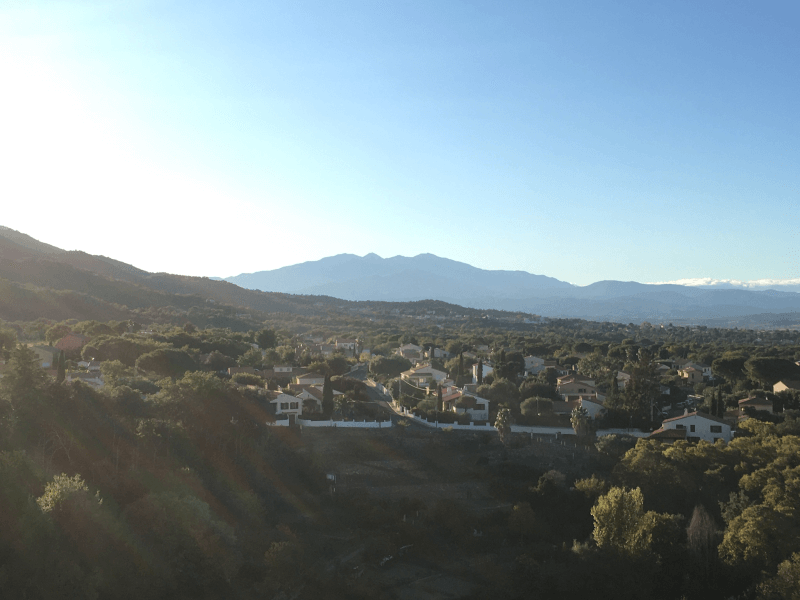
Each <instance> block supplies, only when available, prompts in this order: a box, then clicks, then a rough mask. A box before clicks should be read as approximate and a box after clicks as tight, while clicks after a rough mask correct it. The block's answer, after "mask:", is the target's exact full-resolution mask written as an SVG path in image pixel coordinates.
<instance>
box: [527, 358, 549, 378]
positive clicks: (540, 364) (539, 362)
mask: <svg viewBox="0 0 800 600" xmlns="http://www.w3.org/2000/svg"><path fill="white" fill-rule="evenodd" d="M543 370H544V359H543V358H539V357H538V356H532V355H531V356H526V357H525V377H527V376H528V375H538V374H539V373H540V372H541V371H543Z"/></svg>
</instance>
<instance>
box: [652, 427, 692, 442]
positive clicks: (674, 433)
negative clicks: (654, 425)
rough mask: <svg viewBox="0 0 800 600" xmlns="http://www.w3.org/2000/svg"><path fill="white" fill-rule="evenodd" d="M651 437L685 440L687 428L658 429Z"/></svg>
mask: <svg viewBox="0 0 800 600" xmlns="http://www.w3.org/2000/svg"><path fill="white" fill-rule="evenodd" d="M647 437H649V438H654V439H656V440H685V439H686V430H685V429H664V428H663V427H662V428H661V429H656V430H655V431H654V432H653V433H651V434H650V435H649V436H647Z"/></svg>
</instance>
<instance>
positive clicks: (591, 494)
mask: <svg viewBox="0 0 800 600" xmlns="http://www.w3.org/2000/svg"><path fill="white" fill-rule="evenodd" d="M601 439H602V438H601ZM575 489H576V490H577V491H579V492H581V493H582V494H584V495H585V496H586V497H587V498H589V499H590V500H596V499H597V498H599V497H600V496H602V495H603V494H605V493H607V492H608V482H607V481H606V480H605V479H602V478H601V477H598V476H597V475H595V474H593V475H592V476H591V477H587V478H585V479H578V480H577V481H576V482H575Z"/></svg>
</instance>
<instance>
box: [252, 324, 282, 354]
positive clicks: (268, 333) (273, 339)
mask: <svg viewBox="0 0 800 600" xmlns="http://www.w3.org/2000/svg"><path fill="white" fill-rule="evenodd" d="M255 339H256V344H258V346H259V348H261V349H262V350H268V349H270V348H274V347H275V345H276V344H277V343H278V336H277V334H276V333H275V330H274V329H262V330H261V331H259V332H258V333H257V334H256V338H255Z"/></svg>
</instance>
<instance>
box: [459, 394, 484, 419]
mask: <svg viewBox="0 0 800 600" xmlns="http://www.w3.org/2000/svg"><path fill="white" fill-rule="evenodd" d="M453 410H454V411H455V412H456V413H458V414H460V415H462V414H464V413H467V414H469V416H470V420H472V421H488V420H489V401H488V400H487V399H486V398H481V397H480V396H473V395H470V394H467V395H464V396H461V397H460V398H459V399H458V400H456V401H455V403H454V404H453Z"/></svg>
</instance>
